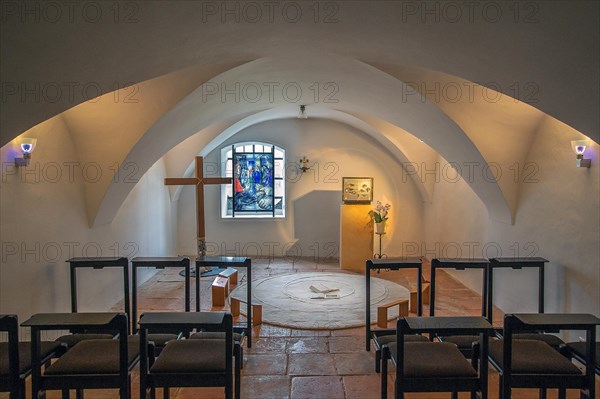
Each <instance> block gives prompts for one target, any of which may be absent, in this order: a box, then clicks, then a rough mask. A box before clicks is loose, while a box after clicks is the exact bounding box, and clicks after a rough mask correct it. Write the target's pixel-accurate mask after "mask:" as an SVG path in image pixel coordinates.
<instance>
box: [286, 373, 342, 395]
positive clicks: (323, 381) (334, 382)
mask: <svg viewBox="0 0 600 399" xmlns="http://www.w3.org/2000/svg"><path fill="white" fill-rule="evenodd" d="M344 396H345V395H344V385H343V383H342V378H341V377H338V376H319V377H293V378H292V394H291V399H344Z"/></svg>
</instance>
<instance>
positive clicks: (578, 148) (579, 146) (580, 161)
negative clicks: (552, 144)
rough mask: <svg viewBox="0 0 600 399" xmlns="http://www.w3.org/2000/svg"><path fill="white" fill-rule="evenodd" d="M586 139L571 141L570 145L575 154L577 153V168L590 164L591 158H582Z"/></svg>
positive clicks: (586, 142) (587, 166)
mask: <svg viewBox="0 0 600 399" xmlns="http://www.w3.org/2000/svg"><path fill="white" fill-rule="evenodd" d="M587 144H588V141H587V140H574V141H571V147H572V148H573V151H574V152H575V154H577V163H576V165H577V167H578V168H589V167H590V166H591V164H592V160H591V159H585V158H583V153H584V152H585V148H586V147H587Z"/></svg>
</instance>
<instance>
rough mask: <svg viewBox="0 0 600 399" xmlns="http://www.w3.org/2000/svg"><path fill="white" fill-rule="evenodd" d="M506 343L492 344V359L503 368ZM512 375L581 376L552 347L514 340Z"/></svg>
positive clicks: (495, 342)
mask: <svg viewBox="0 0 600 399" xmlns="http://www.w3.org/2000/svg"><path fill="white" fill-rule="evenodd" d="M503 350H504V341H503V340H498V341H493V342H490V358H491V359H492V360H493V361H494V362H495V363H496V364H498V365H500V366H503V365H504V363H503V359H504V353H503ZM511 366H512V374H572V375H581V371H580V370H579V369H578V368H577V367H575V365H574V364H573V363H571V361H570V360H569V359H567V358H566V357H564V356H563V355H561V354H560V353H559V352H557V351H556V350H554V349H553V348H552V347H551V346H550V345H548V344H547V343H545V342H542V341H535V340H513V342H512V364H511Z"/></svg>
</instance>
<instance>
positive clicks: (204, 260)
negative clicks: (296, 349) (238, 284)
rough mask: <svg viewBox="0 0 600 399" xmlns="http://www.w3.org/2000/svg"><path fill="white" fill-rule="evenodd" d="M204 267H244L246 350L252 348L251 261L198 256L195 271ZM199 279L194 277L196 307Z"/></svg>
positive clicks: (229, 257) (247, 259)
mask: <svg viewBox="0 0 600 399" xmlns="http://www.w3.org/2000/svg"><path fill="white" fill-rule="evenodd" d="M204 266H219V267H225V268H227V267H245V268H246V274H247V279H246V280H247V289H246V293H247V302H246V319H247V322H246V326H245V327H244V330H245V331H246V336H247V337H248V340H247V345H248V348H251V347H252V260H251V259H250V258H245V257H232V256H199V257H197V258H196V270H199V268H200V267H204ZM199 301H200V277H196V304H197V305H196V306H198V307H199V306H200V305H199V303H200V302H199Z"/></svg>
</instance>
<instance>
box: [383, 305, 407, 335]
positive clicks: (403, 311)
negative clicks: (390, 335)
mask: <svg viewBox="0 0 600 399" xmlns="http://www.w3.org/2000/svg"><path fill="white" fill-rule="evenodd" d="M396 305H398V317H402V316H408V299H399V300H397V301H394V302H390V303H388V304H385V305H381V306H377V326H378V327H381V328H387V326H388V309H389V308H392V307H394V306H396Z"/></svg>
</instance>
